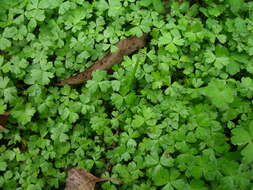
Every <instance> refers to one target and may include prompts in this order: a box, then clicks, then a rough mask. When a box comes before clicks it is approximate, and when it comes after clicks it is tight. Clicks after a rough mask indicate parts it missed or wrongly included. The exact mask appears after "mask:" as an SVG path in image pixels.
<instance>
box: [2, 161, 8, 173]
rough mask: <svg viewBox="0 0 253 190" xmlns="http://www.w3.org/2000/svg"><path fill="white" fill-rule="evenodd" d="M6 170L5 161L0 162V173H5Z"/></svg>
mask: <svg viewBox="0 0 253 190" xmlns="http://www.w3.org/2000/svg"><path fill="white" fill-rule="evenodd" d="M6 168H7V163H6V162H5V161H0V171H5V170H6Z"/></svg>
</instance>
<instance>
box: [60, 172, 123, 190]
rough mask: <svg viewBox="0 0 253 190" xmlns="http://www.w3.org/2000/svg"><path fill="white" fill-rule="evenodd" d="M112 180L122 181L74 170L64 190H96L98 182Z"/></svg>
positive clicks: (70, 173) (69, 174)
mask: <svg viewBox="0 0 253 190" xmlns="http://www.w3.org/2000/svg"><path fill="white" fill-rule="evenodd" d="M112 180H117V181H120V180H119V179H117V178H98V177H96V176H94V175H92V174H91V173H89V172H87V171H85V170H83V169H74V168H72V169H71V170H70V171H69V173H68V178H67V182H66V186H65V189H64V190H94V189H95V184H96V183H97V182H100V181H112Z"/></svg>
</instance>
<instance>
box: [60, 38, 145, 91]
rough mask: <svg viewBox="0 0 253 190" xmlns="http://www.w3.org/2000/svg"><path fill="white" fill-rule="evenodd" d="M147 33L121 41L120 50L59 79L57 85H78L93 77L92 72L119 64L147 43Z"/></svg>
mask: <svg viewBox="0 0 253 190" xmlns="http://www.w3.org/2000/svg"><path fill="white" fill-rule="evenodd" d="M146 37H147V34H144V35H143V36H142V37H131V38H128V39H125V40H121V41H119V42H118V43H117V44H116V46H117V48H118V51H117V52H115V53H108V54H107V55H106V56H104V57H103V58H102V59H100V60H98V61H96V62H95V63H94V64H93V65H92V66H90V67H89V68H88V69H86V70H85V71H83V72H80V73H78V74H76V75H74V76H72V77H70V78H67V79H64V80H61V81H59V82H58V83H57V84H56V85H57V86H63V85H65V84H70V85H76V84H81V83H83V82H84V81H87V80H90V79H91V78H92V72H94V71H96V70H98V69H101V70H110V69H111V68H112V65H114V64H119V63H120V62H121V61H122V59H123V56H128V55H130V54H132V53H133V52H135V51H137V50H138V49H140V48H143V47H144V46H145V45H146Z"/></svg>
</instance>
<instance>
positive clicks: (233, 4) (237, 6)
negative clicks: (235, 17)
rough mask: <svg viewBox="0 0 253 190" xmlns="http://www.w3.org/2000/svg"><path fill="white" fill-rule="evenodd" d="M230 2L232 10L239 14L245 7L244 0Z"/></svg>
mask: <svg viewBox="0 0 253 190" xmlns="http://www.w3.org/2000/svg"><path fill="white" fill-rule="evenodd" d="M228 3H229V5H230V8H231V11H232V12H233V13H234V14H237V13H238V11H239V10H240V9H241V8H242V7H243V5H244V0H228Z"/></svg>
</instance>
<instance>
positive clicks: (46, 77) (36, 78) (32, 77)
mask: <svg viewBox="0 0 253 190" xmlns="http://www.w3.org/2000/svg"><path fill="white" fill-rule="evenodd" d="M30 72H31V74H29V75H28V76H27V77H26V79H25V83H26V84H41V85H47V84H49V83H50V78H53V77H54V74H53V73H51V72H47V71H43V70H38V69H34V70H32V71H30Z"/></svg>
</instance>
